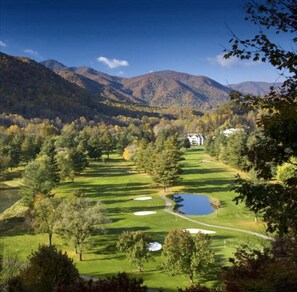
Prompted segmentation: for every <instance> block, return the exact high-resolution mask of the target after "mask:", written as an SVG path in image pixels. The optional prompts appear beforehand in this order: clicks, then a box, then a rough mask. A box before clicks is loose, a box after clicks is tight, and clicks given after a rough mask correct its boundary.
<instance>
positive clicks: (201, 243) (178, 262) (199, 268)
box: [162, 229, 215, 282]
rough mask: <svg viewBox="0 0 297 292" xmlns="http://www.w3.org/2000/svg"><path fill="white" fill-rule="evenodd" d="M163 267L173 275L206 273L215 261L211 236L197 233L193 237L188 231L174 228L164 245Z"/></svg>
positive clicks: (192, 275)
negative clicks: (211, 246)
mask: <svg viewBox="0 0 297 292" xmlns="http://www.w3.org/2000/svg"><path fill="white" fill-rule="evenodd" d="M162 257H163V267H164V269H165V270H166V271H169V272H170V273H171V274H172V275H176V274H182V275H188V276H189V277H190V281H191V282H193V279H194V276H195V275H196V276H201V275H203V274H206V273H207V272H208V271H209V269H210V268H211V267H212V266H213V264H214V263H215V256H214V252H213V251H212V249H211V248H210V237H209V236H208V235H205V234H202V233H197V234H196V236H195V237H193V236H192V235H191V234H190V233H189V232H188V231H184V230H179V229H173V230H171V231H170V232H169V233H168V235H167V236H166V238H165V241H164V245H163V252H162Z"/></svg>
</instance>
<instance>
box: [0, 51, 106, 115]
mask: <svg viewBox="0 0 297 292" xmlns="http://www.w3.org/2000/svg"><path fill="white" fill-rule="evenodd" d="M105 107H106V106H105V105H103V104H100V103H99V102H98V99H97V98H95V97H94V96H92V94H90V93H89V92H88V91H86V90H83V89H82V88H80V87H79V86H76V85H74V84H72V83H70V82H68V81H66V80H65V79H63V78H62V77H60V76H59V75H57V74H55V73H54V72H52V71H51V70H49V69H47V68H45V67H44V66H43V65H41V64H39V63H36V62H35V61H33V60H30V59H28V58H21V57H12V56H9V55H6V54H3V53H0V108H1V112H6V113H18V114H21V115H23V116H24V117H27V118H31V117H42V118H50V119H52V118H55V117H57V116H59V117H60V118H62V119H64V120H73V119H74V118H77V117H80V116H85V117H94V116H95V115H99V116H101V115H102V113H103V111H105Z"/></svg>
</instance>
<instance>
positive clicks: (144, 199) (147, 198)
mask: <svg viewBox="0 0 297 292" xmlns="http://www.w3.org/2000/svg"><path fill="white" fill-rule="evenodd" d="M151 199H152V197H139V198H135V199H134V201H146V200H151Z"/></svg>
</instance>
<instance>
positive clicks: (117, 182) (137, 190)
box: [2, 148, 262, 291]
mask: <svg viewBox="0 0 297 292" xmlns="http://www.w3.org/2000/svg"><path fill="white" fill-rule="evenodd" d="M202 161H204V162H202ZM205 161H206V162H205ZM183 164H184V173H183V175H182V177H183V180H182V182H181V185H180V186H176V187H174V188H172V189H170V192H184V193H197V194H205V195H211V196H214V197H217V198H219V199H220V200H221V201H222V202H223V207H222V208H221V209H220V210H219V216H216V215H215V214H212V215H208V216H193V217H192V218H195V219H197V220H199V221H203V222H207V223H212V224H217V225H225V226H236V227H240V228H243V229H248V230H249V229H254V230H260V229H261V228H262V227H260V224H255V223H254V222H253V220H254V219H253V218H254V216H253V214H250V213H249V212H247V211H246V210H245V209H244V208H243V206H235V205H234V203H233V202H232V197H233V196H234V193H232V192H231V191H230V187H231V186H232V184H233V181H234V175H235V172H234V170H232V169H230V168H228V167H226V166H225V165H223V164H220V163H218V162H216V161H214V160H212V159H211V158H210V157H209V156H207V154H206V153H205V152H204V150H203V148H194V149H191V150H188V151H187V152H186V154H185V161H184V162H183ZM77 189H81V190H83V191H84V192H85V193H86V195H87V196H88V197H90V198H92V199H93V200H96V201H97V200H98V201H100V202H101V203H102V208H103V210H104V212H105V215H106V216H108V217H109V218H110V219H111V220H112V222H111V223H108V224H106V226H105V228H106V234H104V235H94V236H93V247H92V248H90V249H89V250H87V251H86V252H85V254H84V260H83V261H82V262H78V261H77V257H76V256H75V254H74V253H73V249H72V248H71V247H69V246H67V245H66V244H65V242H63V241H62V240H61V239H59V238H57V237H54V238H53V242H54V244H56V245H57V246H58V248H61V249H63V250H66V251H67V253H68V255H69V256H72V257H73V258H74V260H75V262H76V264H77V267H78V269H79V271H80V273H81V274H83V275H91V276H94V277H98V278H99V277H105V276H107V275H113V274H116V273H118V272H122V271H126V272H127V273H129V274H130V275H131V276H134V277H142V278H143V279H144V281H145V284H146V285H147V286H148V287H150V288H163V289H164V290H166V291H176V287H186V286H188V285H189V279H188V278H187V277H185V276H178V277H176V276H175V277H171V276H170V275H169V274H167V273H164V272H163V271H162V268H161V256H160V255H161V252H154V261H151V262H149V263H147V264H145V266H144V272H143V273H138V272H137V269H136V268H135V267H133V266H131V265H130V263H129V262H128V260H127V259H126V258H125V257H124V255H123V254H121V253H119V252H117V250H116V248H115V244H116V240H117V238H118V235H119V234H120V233H121V232H122V231H124V230H142V231H145V232H148V233H149V234H150V235H151V236H152V238H153V241H159V242H161V243H163V241H164V237H165V236H166V234H167V232H168V230H170V229H171V228H201V229H206V228H205V227H203V226H201V225H199V224H195V223H192V222H188V221H186V220H184V219H182V218H178V217H176V216H174V215H172V214H169V213H166V212H165V210H164V206H165V203H164V201H163V200H162V199H161V198H160V194H161V189H160V188H156V187H154V186H153V185H152V181H151V179H150V178H149V177H148V176H147V175H145V174H138V173H137V172H135V170H134V167H133V165H132V164H131V163H129V162H126V161H124V160H122V159H121V157H120V156H119V155H116V154H113V155H111V159H110V160H109V161H108V160H106V161H105V163H104V162H101V161H91V163H90V165H89V167H88V168H87V169H86V171H85V172H84V173H83V174H81V175H80V176H78V177H76V178H75V181H74V183H71V182H65V183H61V184H60V185H59V187H58V188H57V189H56V190H55V193H56V195H57V196H59V197H65V196H67V195H68V194H69V193H71V192H72V191H74V190H77ZM140 196H151V197H152V200H148V201H135V200H133V199H134V198H136V197H140ZM136 211H156V214H152V215H148V216H135V215H134V214H133V213H134V212H136ZM207 229H210V228H207ZM211 230H214V231H216V232H217V233H216V234H214V235H212V236H211V237H212V247H213V248H214V250H215V252H216V255H217V259H218V267H219V266H221V265H224V264H226V263H227V259H228V257H230V256H231V255H232V253H233V251H234V249H235V247H236V246H238V244H239V243H242V242H249V243H251V242H253V243H259V242H261V241H262V240H260V239H258V238H256V237H254V236H249V235H246V234H244V233H239V232H235V231H227V230H222V229H215V228H211ZM2 240H3V241H4V243H5V245H6V246H8V247H11V248H13V250H14V251H18V252H19V253H20V256H21V257H23V258H25V257H26V256H27V255H28V254H29V253H30V251H31V250H34V249H36V248H37V246H38V244H40V243H46V242H47V237H46V235H43V234H38V235H34V234H28V233H27V230H24V229H22V228H21V227H19V226H17V227H16V228H15V229H12V230H9V231H6V232H3V234H2ZM216 273H217V270H216V269H214V270H213V273H212V274H211V275H209V276H208V277H207V278H205V279H201V281H202V283H203V284H206V285H213V284H216V281H217V280H216Z"/></svg>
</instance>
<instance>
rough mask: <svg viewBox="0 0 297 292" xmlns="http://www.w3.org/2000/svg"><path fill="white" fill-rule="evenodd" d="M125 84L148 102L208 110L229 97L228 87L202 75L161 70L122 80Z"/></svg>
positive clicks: (134, 93)
mask: <svg viewBox="0 0 297 292" xmlns="http://www.w3.org/2000/svg"><path fill="white" fill-rule="evenodd" d="M122 83H123V85H124V87H125V88H126V89H128V90H130V91H131V94H133V95H134V96H135V97H137V98H139V99H142V100H144V101H145V102H146V103H148V104H149V105H155V106H167V107H168V106H173V107H174V106H178V107H190V108H195V109H199V110H209V109H212V108H216V107H218V106H219V105H220V104H222V103H224V102H225V101H226V100H227V99H228V94H229V92H230V90H229V89H228V88H227V87H224V86H223V85H221V84H219V83H218V82H216V81H214V80H212V79H210V78H207V77H204V76H193V75H190V74H185V73H179V72H175V71H160V72H154V73H150V74H146V75H143V76H139V77H134V78H127V79H123V80H122Z"/></svg>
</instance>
